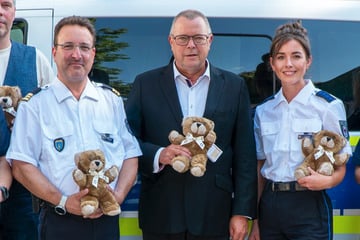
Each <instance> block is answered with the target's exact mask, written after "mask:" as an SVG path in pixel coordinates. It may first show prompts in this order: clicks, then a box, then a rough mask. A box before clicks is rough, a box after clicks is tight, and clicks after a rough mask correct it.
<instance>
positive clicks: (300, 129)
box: [291, 118, 322, 134]
mask: <svg viewBox="0 0 360 240" xmlns="http://www.w3.org/2000/svg"><path fill="white" fill-rule="evenodd" d="M291 127H292V130H293V132H295V133H299V134H302V133H303V134H305V133H316V132H318V131H320V130H321V128H322V122H321V120H320V119H318V118H312V119H294V120H293V123H292V125H291Z"/></svg>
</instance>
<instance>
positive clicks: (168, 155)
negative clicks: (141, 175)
mask: <svg viewBox="0 0 360 240" xmlns="http://www.w3.org/2000/svg"><path fill="white" fill-rule="evenodd" d="M178 155H182V156H186V157H188V158H190V157H191V152H190V150H189V149H187V148H185V147H182V146H180V145H175V144H171V145H169V146H167V147H166V148H164V149H163V150H162V151H161V153H160V156H159V162H160V163H161V164H163V165H168V164H171V160H172V159H173V158H174V157H176V156H178Z"/></svg>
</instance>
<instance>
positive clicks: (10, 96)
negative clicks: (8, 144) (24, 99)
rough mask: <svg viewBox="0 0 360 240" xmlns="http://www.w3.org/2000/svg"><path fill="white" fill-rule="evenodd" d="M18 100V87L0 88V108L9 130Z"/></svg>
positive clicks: (19, 97) (5, 86)
mask: <svg viewBox="0 0 360 240" xmlns="http://www.w3.org/2000/svg"><path fill="white" fill-rule="evenodd" d="M20 100H21V90H20V88H19V87H18V86H7V85H4V86H0V106H1V108H2V109H3V111H4V112H5V118H6V122H7V125H8V127H9V128H11V127H12V125H13V120H14V118H15V117H16V111H17V108H18V106H19V103H20Z"/></svg>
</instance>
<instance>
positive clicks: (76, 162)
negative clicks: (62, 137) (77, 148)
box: [74, 153, 81, 165]
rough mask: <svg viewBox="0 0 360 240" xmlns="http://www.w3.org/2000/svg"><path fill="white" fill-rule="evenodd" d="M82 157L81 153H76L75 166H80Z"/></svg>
mask: <svg viewBox="0 0 360 240" xmlns="http://www.w3.org/2000/svg"><path fill="white" fill-rule="evenodd" d="M80 155H81V153H76V154H75V155H74V160H75V164H76V165H78V163H79V161H80Z"/></svg>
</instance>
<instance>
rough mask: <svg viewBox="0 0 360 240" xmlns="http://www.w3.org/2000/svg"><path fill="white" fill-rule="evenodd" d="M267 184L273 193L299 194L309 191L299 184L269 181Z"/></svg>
mask: <svg viewBox="0 0 360 240" xmlns="http://www.w3.org/2000/svg"><path fill="white" fill-rule="evenodd" d="M267 184H268V186H269V187H270V190H271V191H272V192H298V191H307V190H309V189H308V188H306V187H302V186H301V185H300V184H299V183H298V182H296V181H293V182H273V181H271V180H267Z"/></svg>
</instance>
